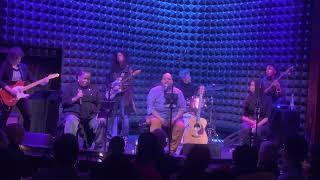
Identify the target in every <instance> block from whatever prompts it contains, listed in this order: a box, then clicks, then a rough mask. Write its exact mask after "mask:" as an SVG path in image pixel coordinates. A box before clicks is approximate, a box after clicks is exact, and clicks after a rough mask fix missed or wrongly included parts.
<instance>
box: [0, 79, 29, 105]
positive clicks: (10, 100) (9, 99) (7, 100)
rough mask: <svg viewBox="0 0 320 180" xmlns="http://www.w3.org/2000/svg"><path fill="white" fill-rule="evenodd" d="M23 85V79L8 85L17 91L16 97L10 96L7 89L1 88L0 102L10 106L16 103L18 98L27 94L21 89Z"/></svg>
mask: <svg viewBox="0 0 320 180" xmlns="http://www.w3.org/2000/svg"><path fill="white" fill-rule="evenodd" d="M23 86H24V82H23V81H17V82H16V83H15V84H13V85H10V87H11V88H13V89H15V90H16V91H17V92H18V93H17V96H16V97H14V96H12V95H11V94H10V93H9V92H8V91H6V90H4V89H1V90H0V97H1V100H2V102H3V103H4V104H5V105H7V106H9V107H12V106H14V105H16V104H17V102H18V101H19V99H21V98H25V97H28V96H29V95H28V94H25V93H24V92H23V90H22V88H23Z"/></svg>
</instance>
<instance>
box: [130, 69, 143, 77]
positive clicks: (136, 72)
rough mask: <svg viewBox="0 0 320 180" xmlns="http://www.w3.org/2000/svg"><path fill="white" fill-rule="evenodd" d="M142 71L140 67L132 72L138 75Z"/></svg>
mask: <svg viewBox="0 0 320 180" xmlns="http://www.w3.org/2000/svg"><path fill="white" fill-rule="evenodd" d="M140 73H141V70H140V69H138V70H134V71H133V72H132V73H131V74H132V76H135V75H138V74H140Z"/></svg>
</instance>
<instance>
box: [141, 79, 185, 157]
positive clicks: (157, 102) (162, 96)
mask: <svg viewBox="0 0 320 180" xmlns="http://www.w3.org/2000/svg"><path fill="white" fill-rule="evenodd" d="M172 86H173V79H172V75H171V74H170V73H165V74H163V76H162V80H161V85H158V86H156V87H154V88H152V89H151V90H150V91H149V94H148V97H147V113H148V116H149V117H148V120H147V123H150V124H151V128H150V131H153V130H154V129H152V124H158V125H159V126H158V127H156V128H161V127H168V126H169V120H170V119H169V118H170V108H169V107H168V105H166V94H167V93H170V91H171V90H172ZM173 93H174V94H176V95H177V104H176V106H175V107H174V108H173V114H172V121H171V122H172V125H173V128H172V141H171V149H170V152H175V151H176V149H177V147H178V145H179V143H180V141H181V138H182V135H183V131H184V123H183V121H182V116H183V113H184V112H185V111H186V101H185V98H184V96H183V93H182V91H181V90H179V89H178V88H176V87H174V88H173Z"/></svg>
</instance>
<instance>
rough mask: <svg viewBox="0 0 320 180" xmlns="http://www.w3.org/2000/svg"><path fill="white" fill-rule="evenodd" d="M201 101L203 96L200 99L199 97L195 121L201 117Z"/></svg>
mask: <svg viewBox="0 0 320 180" xmlns="http://www.w3.org/2000/svg"><path fill="white" fill-rule="evenodd" d="M202 99H203V95H200V97H199V107H198V110H197V117H196V120H197V121H199V119H200V117H201V116H200V115H201V107H202Z"/></svg>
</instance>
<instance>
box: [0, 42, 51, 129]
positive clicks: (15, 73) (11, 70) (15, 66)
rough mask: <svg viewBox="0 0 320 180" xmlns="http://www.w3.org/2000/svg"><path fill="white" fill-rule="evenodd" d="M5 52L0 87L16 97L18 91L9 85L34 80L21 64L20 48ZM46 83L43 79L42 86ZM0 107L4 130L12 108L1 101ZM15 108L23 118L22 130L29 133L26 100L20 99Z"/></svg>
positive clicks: (29, 123) (21, 52)
mask: <svg viewBox="0 0 320 180" xmlns="http://www.w3.org/2000/svg"><path fill="white" fill-rule="evenodd" d="M6 52H7V53H8V54H7V58H6V61H4V62H3V63H2V65H1V68H0V87H1V88H2V89H4V90H6V91H8V92H9V93H10V94H11V95H13V96H16V95H17V93H18V91H17V90H15V89H13V88H11V87H10V85H12V84H15V83H16V82H17V81H28V82H34V81H35V78H34V76H33V74H32V73H31V72H30V71H29V70H28V67H27V65H25V64H23V63H21V59H22V57H23V56H24V53H23V50H22V49H21V48H20V47H12V48H9V49H7V50H6ZM48 82H49V79H48V78H45V80H44V82H43V83H42V85H44V84H46V83H48ZM0 101H1V100H0ZM0 106H1V107H0V127H1V128H4V127H5V126H6V121H7V119H8V117H9V115H10V113H11V110H12V109H13V107H8V106H6V105H5V104H4V103H3V102H2V101H1V102H0ZM17 107H18V109H19V111H20V113H21V114H22V117H23V127H24V129H25V130H26V131H30V127H31V112H30V105H29V102H28V98H22V99H20V100H19V101H18V103H17Z"/></svg>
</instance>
